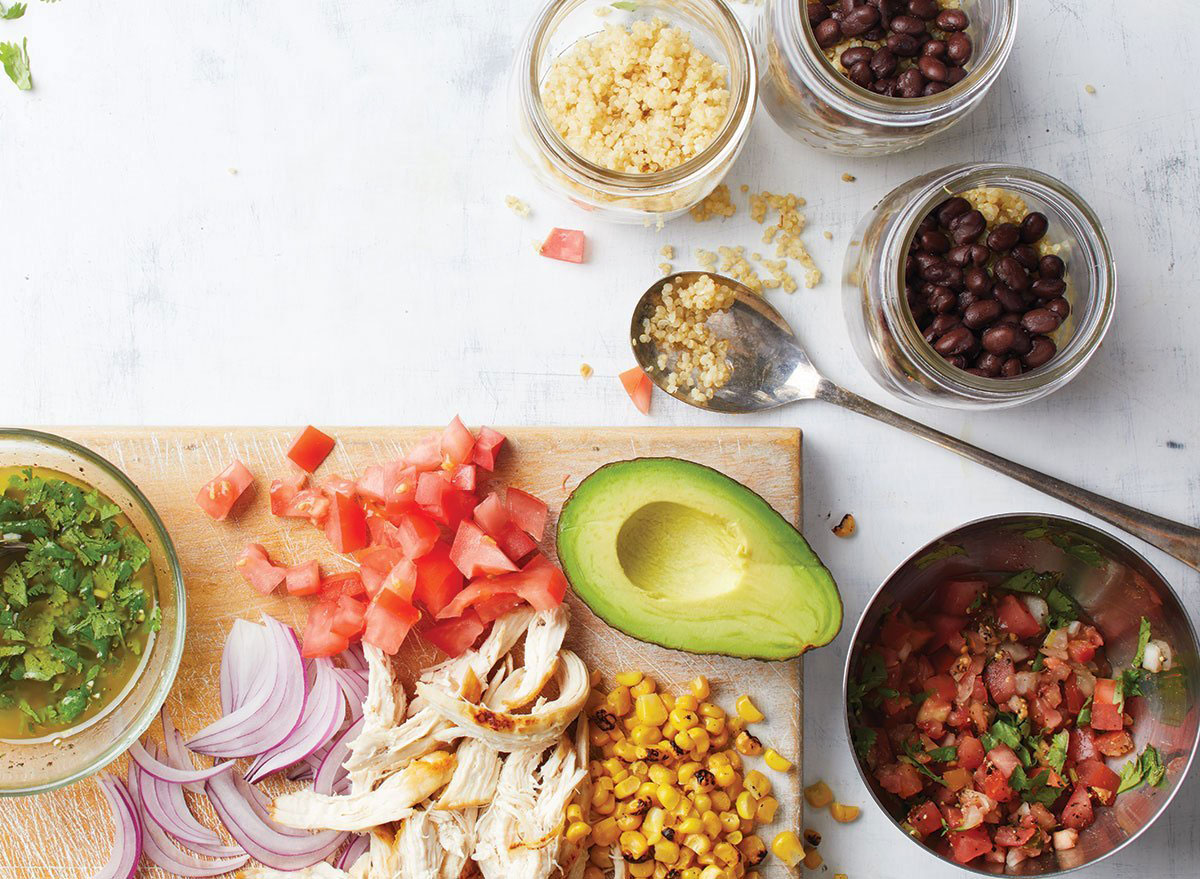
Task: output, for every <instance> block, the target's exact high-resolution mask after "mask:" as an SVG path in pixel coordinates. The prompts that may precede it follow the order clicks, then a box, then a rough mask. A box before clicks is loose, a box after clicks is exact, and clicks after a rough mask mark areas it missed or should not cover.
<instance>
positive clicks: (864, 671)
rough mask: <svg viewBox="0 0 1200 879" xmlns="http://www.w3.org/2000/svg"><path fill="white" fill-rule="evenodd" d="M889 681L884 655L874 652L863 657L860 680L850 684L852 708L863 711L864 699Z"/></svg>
mask: <svg viewBox="0 0 1200 879" xmlns="http://www.w3.org/2000/svg"><path fill="white" fill-rule="evenodd" d="M886 680H887V669H886V668H885V667H884V664H883V654H881V653H879V652H877V651H875V650H872V651H871V652H870V653H868V654H867V655H866V656H864V657H863V660H862V665H861V666H860V667H859V673H858V678H857V679H856V680H853V681H851V682H850V705H851V708H855V709H856V710H861V708H862V703H863V699H864V698H865V697H866V695H867V694H868V693H870V692H871V691H872V690H874V689H876V688H878V687H879V685H880V684H882V683H884V681H886Z"/></svg>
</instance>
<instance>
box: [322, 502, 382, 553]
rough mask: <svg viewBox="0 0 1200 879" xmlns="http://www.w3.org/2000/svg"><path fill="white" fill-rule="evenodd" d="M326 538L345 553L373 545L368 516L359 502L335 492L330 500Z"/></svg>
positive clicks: (339, 550)
mask: <svg viewBox="0 0 1200 879" xmlns="http://www.w3.org/2000/svg"><path fill="white" fill-rule="evenodd" d="M325 536H326V537H328V538H329V542H330V543H332V544H333V548H334V549H336V550H337V551H338V552H344V553H350V552H354V551H355V550H359V549H362V548H363V547H365V546H368V545H369V544H370V543H371V532H370V529H368V528H367V514H366V513H365V512H364V511H363V508H362V507H361V506H360V505H359V503H358V501H356V500H354V498H352V497H348V496H347V495H344V494H342V493H340V492H334V494H333V496H332V497H331V498H330V506H329V518H328V519H327V520H326V522H325Z"/></svg>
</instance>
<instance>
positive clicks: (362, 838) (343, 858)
mask: <svg viewBox="0 0 1200 879" xmlns="http://www.w3.org/2000/svg"><path fill="white" fill-rule="evenodd" d="M370 847H371V835H370V834H368V833H359V834H357V835H356V836H355V837H354V838H353V839H352V840H350V844H349V845H348V846H346V847H345V848H344V849H342V853H341V854H340V855H338V856H337V858H336V859H335V860H334V862H333V865H334V866H335V867H337V868H338V869H339V870H349V869H350V868H351V867H353V866H354V862H355V861H357V860H358V859H359V858H360V857H362V856H363V855H364V854H366V851H367V849H369V848H370Z"/></svg>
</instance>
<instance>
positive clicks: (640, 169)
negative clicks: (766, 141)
mask: <svg viewBox="0 0 1200 879" xmlns="http://www.w3.org/2000/svg"><path fill="white" fill-rule="evenodd" d="M631 6H632V4H631ZM598 13H600V14H598ZM757 96H758V74H757V66H756V63H755V58H754V52H753V48H752V46H751V43H750V38H749V35H748V34H747V33H746V31H745V29H744V28H743V27H742V26H741V24H740V23H739V22H738V20H737V17H736V16H735V15H734V14H733V13H732V12H731V11H730V10H729V8H728V7H727V6H726V5H725V4H724V3H723V2H721V0H639V2H638V3H637V4H636V6H633V8H631V9H629V10H626V9H623V8H616V7H614V6H612V5H611V4H608V3H601V2H598V0H548V2H547V3H546V4H545V5H544V6H543V7H542V9H541V10H540V11H539V12H538V14H537V15H536V16H535V18H534V20H533V23H532V24H531V25H530V28H529V30H528V32H527V33H526V35H525V39H524V42H523V43H522V46H521V48H520V50H519V51H518V53H517V57H516V61H515V64H514V67H513V73H512V81H511V84H510V104H511V113H512V117H513V130H514V136H515V139H516V146H517V151H518V153H519V154H520V155H521V156H522V158H523V159H524V160H525V162H526V164H528V165H529V167H530V168H531V169H532V171H533V173H534V175H535V176H536V177H537V178H538V180H539V181H540V182H541V183H542V184H544V185H545V186H546V187H547V188H548V189H550V190H551V191H552V192H555V193H558V194H560V195H562V196H564V197H566V198H567V199H569V200H570V201H571V202H573V203H574V204H576V205H578V206H579V207H581V208H583V209H584V210H586V211H590V212H593V213H594V215H596V216H599V217H602V218H604V219H607V220H613V221H616V222H626V223H646V222H650V221H653V220H656V219H658V220H666V219H669V218H671V217H674V216H677V215H679V214H681V213H683V212H685V211H687V210H688V209H689V208H691V207H693V206H694V205H696V204H698V203H699V202H700V201H702V200H703V199H704V198H705V196H707V195H708V194H709V193H710V192H712V190H713V189H714V188H716V186H717V184H718V183H720V182H721V180H722V178H724V176H725V174H726V173H727V172H728V170H729V168H730V167H731V166H732V164H733V162H734V160H735V159H736V158H737V156H738V154H739V153H740V152H741V149H742V146H743V145H744V144H745V141H746V135H747V133H748V132H749V130H750V121H751V119H752V117H753V113H754V107H755V103H756V101H757Z"/></svg>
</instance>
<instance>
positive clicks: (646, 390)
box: [620, 366, 654, 415]
mask: <svg viewBox="0 0 1200 879" xmlns="http://www.w3.org/2000/svg"><path fill="white" fill-rule="evenodd" d="M620 378H621V386H622V387H623V388H625V393H627V394H628V395H629V399H631V400H633V405H634V406H637V409H638V411H639V412H641V413H642V414H643V415H649V414H650V394H651V392H652V391H653V390H654V383H653V382H652V381H650V376H648V375H646V373H645V372H643V371H642V369H641V367H639V366H635V367H633V369H627V370H625V371H624V372H623V373H621V375H620Z"/></svg>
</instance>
